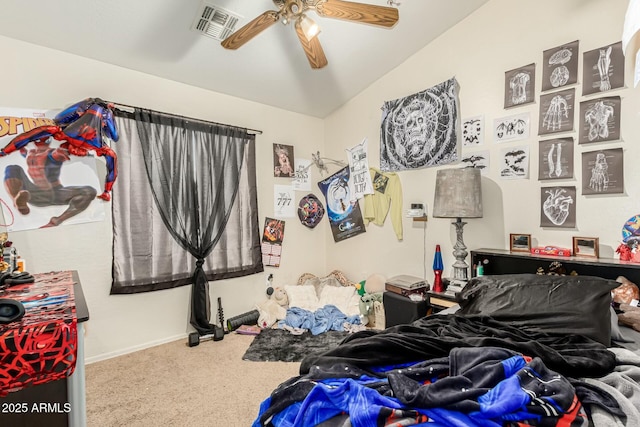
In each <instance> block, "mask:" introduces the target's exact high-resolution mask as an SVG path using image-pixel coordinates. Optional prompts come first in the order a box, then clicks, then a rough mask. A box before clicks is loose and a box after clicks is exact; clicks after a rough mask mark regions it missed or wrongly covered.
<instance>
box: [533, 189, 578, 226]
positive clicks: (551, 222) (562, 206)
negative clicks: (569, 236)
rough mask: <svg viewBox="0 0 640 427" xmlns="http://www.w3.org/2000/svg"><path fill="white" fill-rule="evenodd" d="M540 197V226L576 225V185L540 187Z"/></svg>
mask: <svg viewBox="0 0 640 427" xmlns="http://www.w3.org/2000/svg"><path fill="white" fill-rule="evenodd" d="M540 199H541V209H540V227H556V228H574V227H575V226H576V187H542V188H541V189H540Z"/></svg>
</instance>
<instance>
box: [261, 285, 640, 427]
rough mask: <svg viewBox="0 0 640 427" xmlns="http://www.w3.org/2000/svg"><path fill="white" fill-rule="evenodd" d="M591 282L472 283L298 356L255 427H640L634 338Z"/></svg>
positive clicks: (606, 291)
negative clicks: (433, 311) (383, 325)
mask: <svg viewBox="0 0 640 427" xmlns="http://www.w3.org/2000/svg"><path fill="white" fill-rule="evenodd" d="M619 285H620V284H619V283H617V282H615V281H613V280H610V279H603V278H600V277H593V276H548V275H536V274H507V275H495V276H483V277H477V278H473V279H471V280H470V282H469V283H468V284H467V286H466V287H465V288H464V290H463V291H462V292H461V293H460V294H459V295H458V301H459V310H457V311H456V312H450V311H448V312H444V313H440V314H438V315H432V316H428V317H425V318H422V319H419V320H417V321H415V322H413V323H412V324H410V325H398V326H393V327H390V328H387V329H384V330H381V331H377V330H365V331H361V332H357V333H354V334H352V335H349V336H348V337H347V338H345V339H344V340H343V341H342V342H341V343H340V345H338V346H337V347H336V348H334V349H332V350H329V351H327V352H324V353H320V354H311V355H309V356H307V357H305V359H303V361H302V363H301V365H300V375H298V376H296V377H293V378H290V379H288V380H286V381H284V382H283V383H282V384H280V385H279V386H278V387H277V388H276V389H275V390H274V391H273V392H272V393H271V395H270V396H268V397H266V399H265V400H264V401H263V402H262V404H261V406H260V408H259V413H258V416H257V418H256V420H255V422H254V424H253V425H254V426H256V427H257V426H304V427H308V426H316V425H319V426H323V427H334V426H335V427H337V426H342V427H347V426H354V427H357V426H409V425H425V426H556V425H558V426H588V425H593V426H596V427H599V426H617V425H621V426H622V425H628V426H639V425H640V350H639V348H640V333H638V332H637V331H636V330H633V329H632V328H628V327H626V326H621V325H618V322H617V316H618V315H619V314H618V313H617V312H616V311H615V310H613V309H612V297H611V295H612V290H614V289H616V288H617V287H618V286H619Z"/></svg>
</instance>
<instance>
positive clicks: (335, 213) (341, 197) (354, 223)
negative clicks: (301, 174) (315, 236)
mask: <svg viewBox="0 0 640 427" xmlns="http://www.w3.org/2000/svg"><path fill="white" fill-rule="evenodd" d="M318 187H320V191H322V193H323V194H324V197H325V199H326V201H327V203H326V208H327V216H328V217H329V223H330V224H331V232H332V234H333V240H334V241H335V242H340V241H342V240H346V239H348V238H350V237H353V236H357V235H358V234H361V233H364V232H366V229H365V227H364V221H363V220H362V212H361V211H360V205H359V204H358V200H357V199H356V198H354V197H352V195H351V189H350V188H349V167H345V168H343V169H341V170H339V171H338V172H336V173H335V174H333V175H331V176H330V177H328V178H327V179H325V180H323V181H320V182H318Z"/></svg>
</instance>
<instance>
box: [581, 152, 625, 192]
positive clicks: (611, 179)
mask: <svg viewBox="0 0 640 427" xmlns="http://www.w3.org/2000/svg"><path fill="white" fill-rule="evenodd" d="M623 192H624V168H623V157H622V148H612V149H609V150H598V151H590V152H587V153H582V194H616V193H623Z"/></svg>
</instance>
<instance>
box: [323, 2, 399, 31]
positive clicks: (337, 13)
mask: <svg viewBox="0 0 640 427" xmlns="http://www.w3.org/2000/svg"><path fill="white" fill-rule="evenodd" d="M315 10H316V12H317V13H318V15H320V16H324V17H327V18H335V19H344V20H347V21H356V22H361V23H364V24H372V25H380V26H382V27H393V26H394V25H395V24H396V22H398V19H399V14H398V9H396V8H395V7H386V6H375V5H371V4H364V3H356V2H351V1H344V0H318V2H317V3H316V4H315Z"/></svg>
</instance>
